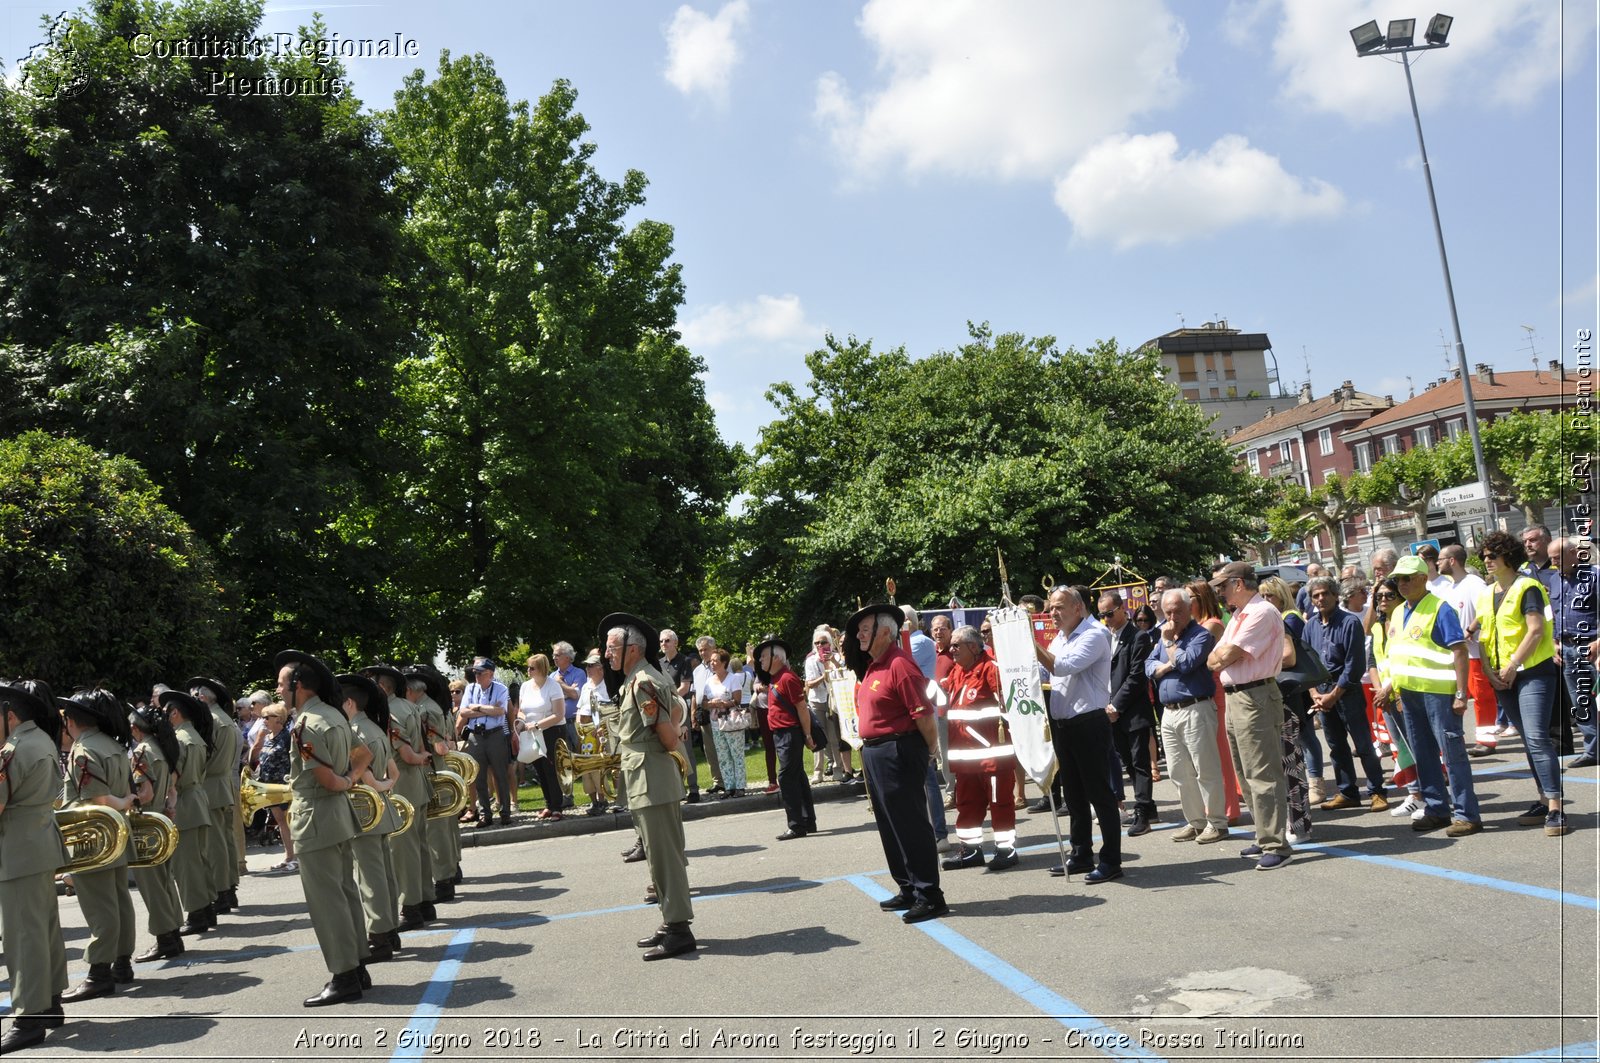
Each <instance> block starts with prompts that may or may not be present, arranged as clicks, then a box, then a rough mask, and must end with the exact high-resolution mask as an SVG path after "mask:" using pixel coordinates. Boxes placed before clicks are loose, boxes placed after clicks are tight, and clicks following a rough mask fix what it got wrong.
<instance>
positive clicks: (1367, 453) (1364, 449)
mask: <svg viewBox="0 0 1600 1063" xmlns="http://www.w3.org/2000/svg"><path fill="white" fill-rule="evenodd" d="M1371 468H1372V444H1371V443H1357V444H1356V469H1357V470H1359V471H1360V472H1368V471H1369V470H1371Z"/></svg>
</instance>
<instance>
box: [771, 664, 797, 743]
mask: <svg viewBox="0 0 1600 1063" xmlns="http://www.w3.org/2000/svg"><path fill="white" fill-rule="evenodd" d="M779 695H782V697H780V696H779ZM805 697H806V687H805V684H804V683H802V682H800V677H799V676H797V675H795V674H794V670H793V669H791V668H790V667H789V666H788V665H785V666H784V669H783V671H781V672H779V673H778V674H777V675H775V676H773V677H772V682H770V683H768V684H767V727H768V729H770V730H773V731H781V730H783V729H784V728H785V727H799V726H800V717H798V716H796V715H795V710H797V709H798V708H799V707H800V706H801V705H802V704H804V703H805Z"/></svg>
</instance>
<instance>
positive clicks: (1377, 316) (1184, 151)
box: [0, 0, 1600, 445]
mask: <svg viewBox="0 0 1600 1063" xmlns="http://www.w3.org/2000/svg"><path fill="white" fill-rule="evenodd" d="M62 6H63V5H62V4H61V3H57V4H54V5H51V4H41V3H37V2H33V0H26V2H21V0H0V57H3V58H4V59H5V60H6V63H7V70H8V72H9V71H10V70H11V69H12V68H13V67H14V65H15V62H16V60H17V59H18V58H21V57H23V56H25V55H26V54H27V51H28V47H29V46H30V45H31V44H32V43H33V42H34V41H36V40H37V39H38V37H39V32H38V28H37V27H38V20H39V16H40V15H41V14H43V13H47V12H48V13H54V12H56V11H59V10H60V9H61V7H62ZM313 10H320V11H322V12H323V14H324V16H325V19H326V22H327V24H328V26H329V28H330V29H331V30H332V31H333V32H335V33H337V34H338V35H340V36H342V37H345V38H370V37H383V36H393V35H394V34H395V33H400V34H401V35H403V36H405V37H408V38H413V39H415V40H416V41H417V42H418V44H419V46H420V50H421V58H420V59H419V60H410V61H408V60H395V59H371V60H355V61H352V62H350V64H349V66H350V71H351V77H352V80H353V82H354V91H355V92H356V94H357V95H358V96H360V97H361V99H362V100H364V101H365V102H366V104H367V105H368V106H369V107H382V106H386V105H387V104H388V103H389V102H390V100H391V98H392V96H393V93H394V91H395V89H396V88H398V86H399V84H400V80H401V78H402V77H403V76H404V75H405V74H406V73H408V72H409V71H410V70H411V69H413V68H414V67H416V66H418V65H421V66H424V67H426V68H427V69H429V70H430V71H431V70H432V69H433V68H434V67H435V66H436V64H437V57H438V54H439V52H440V50H441V49H449V50H450V51H451V52H452V53H456V54H459V53H463V52H473V51H478V52H483V53H485V54H486V55H488V56H490V57H491V58H492V59H493V60H494V61H495V64H496V66H497V68H498V70H499V72H500V74H501V76H502V77H503V78H504V80H505V82H506V84H507V87H508V88H509V90H510V91H511V93H512V94H513V96H515V97H527V98H533V97H536V96H538V95H539V94H540V93H542V92H543V91H545V90H546V89H547V88H548V87H549V85H550V83H551V81H552V80H554V79H555V78H558V77H564V78H567V79H569V80H571V81H572V82H573V83H574V84H575V85H576V87H577V89H578V92H579V108H580V110H581V111H582V112H583V113H584V115H585V116H586V117H587V118H588V120H589V122H590V124H591V125H592V126H593V132H592V139H593V140H594V141H595V142H596V143H597V144H598V146H599V150H598V152H597V154H596V156H595V161H596V164H597V165H598V167H599V168H600V169H601V171H602V172H603V173H604V174H605V175H606V176H608V177H612V178H617V177H620V175H621V174H622V172H623V171H624V170H625V169H627V168H629V167H632V168H637V169H640V170H642V171H644V173H645V174H646V175H647V176H648V177H649V179H650V182H651V184H650V189H649V192H648V196H649V202H648V204H647V207H646V209H645V210H644V211H643V214H644V215H645V216H649V217H653V218H657V219H660V220H662V221H665V222H668V223H670V224H671V225H673V226H674V228H675V230H676V233H677V243H676V246H677V260H678V261H680V262H681V263H682V264H683V267H684V278H685V283H686V287H687V300H686V304H685V306H684V308H683V311H682V314H681V316H680V327H681V328H682V331H683V333H684V337H685V340H686V342H688V344H689V345H690V346H691V347H692V348H693V349H694V350H695V351H696V353H698V354H699V355H700V356H701V357H702V358H704V360H705V362H706V364H707V367H708V370H707V374H706V386H707V392H708V394H709V396H710V398H711V401H712V403H713V406H714V407H715V408H716V410H717V416H718V423H719V425H720V427H721V429H722V432H723V435H724V437H725V438H727V439H729V440H731V441H739V442H743V443H745V444H747V445H748V444H751V443H753V442H754V441H755V439H756V438H757V435H758V432H759V426H760V425H761V424H762V423H764V422H765V421H766V420H768V419H769V418H770V416H771V412H772V407H771V406H770V405H769V404H768V403H767V402H766V401H765V400H764V398H763V392H764V391H765V389H766V388H767V387H768V386H769V385H771V384H772V383H773V382H774V381H777V380H786V379H787V380H794V381H796V382H797V383H803V382H804V380H805V379H806V378H807V373H806V370H805V366H804V362H803V356H804V354H805V352H806V351H808V350H811V349H813V348H814V347H816V346H819V345H820V343H821V340H822V336H823V334H824V331H825V330H831V331H833V332H834V333H836V334H839V335H847V334H853V335H856V336H858V337H860V338H863V339H866V338H870V339H872V340H873V341H874V343H875V345H877V346H878V347H880V348H887V347H893V346H897V345H901V344H903V345H905V346H906V347H907V348H908V350H909V351H910V352H911V353H912V354H913V355H921V354H926V353H929V352H932V351H936V350H941V349H949V348H952V347H955V346H957V345H959V344H960V343H961V342H962V341H963V340H964V339H965V336H966V322H967V321H968V320H969V319H970V320H973V321H989V322H991V323H992V324H993V326H994V327H995V328H996V329H997V330H1015V331H1021V332H1025V333H1028V334H1033V335H1039V334H1049V335H1053V336H1055V337H1057V339H1058V341H1059V342H1060V343H1061V344H1062V345H1063V346H1066V345H1077V346H1080V347H1081V346H1086V345H1088V344H1090V343H1092V342H1094V341H1096V340H1098V339H1104V338H1110V337H1114V338H1116V339H1117V340H1118V341H1119V342H1121V343H1123V344H1125V345H1133V344H1137V343H1139V342H1141V341H1143V340H1146V339H1149V338H1151V337H1153V336H1156V335H1159V334H1160V333H1163V332H1166V331H1168V330H1170V329H1172V328H1175V327H1177V326H1178V325H1179V324H1180V322H1187V323H1188V324H1190V325H1198V324H1200V323H1202V322H1205V321H1209V320H1213V319H1215V318H1217V317H1219V316H1220V317H1223V318H1226V319H1227V320H1228V322H1229V323H1230V324H1231V325H1233V326H1234V327H1237V328H1241V329H1243V330H1245V331H1252V332H1254V331H1265V332H1267V333H1269V334H1270V336H1271V338H1272V342H1273V347H1274V350H1275V353H1276V356H1277V361H1278V365H1279V368H1280V370H1281V373H1282V377H1283V380H1284V382H1285V384H1286V385H1288V386H1291V387H1292V386H1294V385H1296V384H1298V382H1300V381H1302V380H1305V379H1309V380H1310V381H1311V383H1312V385H1313V387H1314V389H1315V391H1316V393H1317V394H1318V395H1321V394H1325V393H1326V392H1327V391H1328V390H1329V389H1330V388H1332V387H1334V386H1336V385H1337V384H1339V382H1340V381H1342V380H1345V379H1351V380H1353V381H1354V382H1355V383H1356V386H1357V387H1358V388H1361V389H1362V390H1366V391H1371V392H1376V393H1379V394H1384V393H1392V394H1394V395H1396V397H1397V398H1404V396H1405V395H1406V393H1407V388H1408V383H1407V377H1408V376H1409V377H1410V378H1412V381H1413V382H1414V384H1415V386H1416V388H1417V389H1418V390H1420V389H1421V388H1422V386H1423V384H1424V383H1425V382H1426V381H1428V380H1431V379H1433V378H1435V377H1438V376H1442V375H1445V374H1446V373H1447V372H1448V370H1449V369H1450V368H1451V367H1453V364H1454V363H1453V361H1452V362H1450V363H1448V364H1447V362H1446V351H1445V349H1444V341H1445V339H1447V338H1448V336H1449V331H1450V325H1449V317H1448V311H1447V305H1446V302H1445V296H1444V287H1443V282H1442V279H1441V274H1440V269H1439V262H1438V256H1437V253H1436V250H1435V246H1434V240H1433V230H1432V223H1431V221H1430V219H1429V215H1428V206H1427V196H1426V191H1425V188H1424V184H1423V178H1422V170H1421V165H1420V158H1419V155H1418V151H1417V143H1416V136H1415V132H1414V130H1413V128H1412V124H1411V116H1410V112H1409V108H1408V105H1407V102H1406V91H1405V78H1404V74H1403V72H1402V71H1401V69H1400V67H1399V66H1398V65H1397V64H1395V63H1393V62H1391V61H1390V60H1387V59H1382V58H1363V59H1358V58H1357V57H1356V55H1355V52H1354V49H1353V47H1352V45H1351V42H1350V37H1349V34H1348V31H1349V30H1350V28H1352V27H1354V26H1356V25H1358V24H1360V23H1363V22H1365V21H1367V20H1368V19H1371V18H1376V19H1378V20H1379V21H1380V23H1386V22H1387V21H1388V20H1389V19H1390V18H1404V17H1413V16H1414V17H1416V18H1417V19H1418V30H1419V34H1420V31H1421V29H1422V27H1423V25H1425V23H1426V21H1427V19H1428V18H1429V17H1430V16H1431V15H1432V14H1433V13H1434V10H1435V9H1433V8H1427V9H1424V8H1415V9H1407V8H1405V7H1404V6H1403V5H1402V6H1399V7H1388V8H1385V7H1379V6H1373V5H1372V4H1371V3H1370V2H1369V0H1357V2H1351V0H1316V2H1311V0H1231V2H1226V3H1225V2H1222V0H1205V2H1201V0H1190V2H1167V3H1162V2H1159V0H1115V2H1099V0H1094V2H1091V0H1030V2H1021V0H1012V2H1006V0H989V2H984V3H975V2H974V3H967V2H959V3H958V2H954V0H850V2H845V0H806V2H805V3H800V2H798V0H728V2H722V0H711V2H699V0H697V2H695V3H689V4H682V3H651V2H643V0H640V2H629V3H621V2H617V0H608V2H600V0H595V2H588V3H561V4H557V3H550V2H543V0H521V2H511V0H507V2H491V0H485V2H466V0H463V2H457V3H452V4H439V3H433V2H421V0H415V2H391V3H383V2H375V3H365V4H298V3H280V4H272V5H270V6H269V8H268V12H269V13H268V17H267V21H266V23H265V29H267V30H268V31H277V30H289V29H292V28H293V27H295V26H296V25H298V24H300V23H302V22H305V21H308V20H309V18H310V13H311V12H312V11H313ZM1446 13H1448V14H1451V15H1454V16H1455V18H1456V22H1455V25H1454V27H1453V30H1452V32H1451V36H1450V47H1449V48H1447V49H1443V50H1441V51H1438V52H1434V53H1430V54H1427V55H1424V56H1422V57H1421V59H1420V60H1419V61H1418V62H1417V63H1416V65H1415V67H1414V74H1415V78H1416V85H1417V95H1418V101H1419V105H1420V107H1421V110H1422V119H1423V127H1424V132H1425V134H1426V136H1427V138H1428V153H1429V159H1430V162H1431V164H1432V169H1433V175H1434V181H1435V185H1436V187H1437V192H1438V197H1439V206H1440V211H1441V214H1442V218H1443V223H1444V232H1445V239H1446V242H1447V245H1448V248H1449V252H1450V257H1451V268H1452V271H1453V273H1454V279H1455V288H1456V296H1457V300H1458V303H1459V306H1460V310H1461V324H1462V331H1463V336H1464V339H1465V344H1466V351H1467V356H1468V361H1469V362H1474V363H1475V362H1489V363H1492V364H1494V365H1495V366H1496V367H1497V368H1500V369H1502V370H1510V369H1527V368H1530V367H1531V366H1530V358H1531V357H1533V355H1532V353H1530V348H1529V344H1530V341H1531V343H1532V349H1533V351H1535V352H1537V357H1538V358H1539V360H1540V362H1541V363H1543V362H1544V361H1546V360H1548V359H1551V358H1558V357H1562V356H1563V353H1565V355H1566V357H1567V359H1568V362H1569V364H1571V363H1572V358H1573V356H1572V353H1571V351H1570V349H1569V348H1570V344H1571V343H1572V339H1573V333H1574V332H1575V330H1576V329H1578V328H1581V327H1587V328H1594V327H1595V324H1596V302H1597V296H1596V273H1597V265H1596V264H1597V254H1600V239H1597V237H1600V234H1597V227H1596V209H1595V208H1596V189H1597V185H1596V107H1595V101H1596V96H1597V71H1596V33H1595V17H1596V16H1595V8H1594V5H1593V4H1592V3H1584V2H1577V0H1572V2H1566V3H1563V2H1562V0H1471V2H1454V0H1453V2H1452V3H1451V4H1450V5H1449V7H1448V8H1447V10H1446ZM1524 326H1529V327H1531V331H1530V329H1529V328H1525V327H1524Z"/></svg>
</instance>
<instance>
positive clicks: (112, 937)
mask: <svg viewBox="0 0 1600 1063" xmlns="http://www.w3.org/2000/svg"><path fill="white" fill-rule="evenodd" d="M56 705H57V706H58V707H59V708H60V709H61V714H62V718H63V719H64V720H65V721H66V726H67V733H68V734H69V735H71V736H72V751H71V752H70V753H69V754H68V755H67V776H66V778H65V779H63V780H62V783H61V804H62V807H63V808H74V807H81V806H84V805H103V806H105V807H106V808H110V809H113V810H115V811H117V812H122V813H126V812H127V811H128V810H129V809H131V808H132V807H133V804H134V801H133V797H132V796H131V791H132V788H133V787H132V782H131V779H130V764H129V761H128V748H127V745H126V739H127V729H128V725H127V721H126V719H125V718H124V716H123V710H122V704H121V703H120V702H119V701H117V699H116V698H115V697H113V696H112V694H111V692H110V691H107V690H81V691H79V692H77V693H76V694H73V695H72V697H70V698H57V699H56ZM72 883H73V889H74V891H75V892H76V893H77V895H78V907H79V908H81V909H82V910H83V921H84V922H85V923H87V924H88V925H89V943H88V944H87V945H85V946H84V949H83V958H84V960H85V961H87V962H88V964H89V976H88V977H87V978H85V979H84V980H83V981H82V982H80V983H78V984H77V985H76V986H74V987H73V988H71V989H69V990H67V992H65V993H63V994H62V995H61V1000H62V1002H63V1003H66V1004H70V1003H72V1002H74V1001H78V1000H94V999H95V998H96V997H103V996H109V995H110V994H112V993H115V992H116V991H117V984H118V983H119V982H120V983H122V984H124V985H126V984H127V983H129V982H132V981H133V937H134V923H133V897H132V896H130V895H129V893H128V852H127V850H126V849H124V850H123V852H122V853H121V854H120V855H119V856H118V857H117V858H116V859H115V860H113V861H112V862H111V863H110V864H108V865H107V866H105V867H102V868H97V869H95V870H93V871H79V872H76V873H75V874H74V875H73V876H72Z"/></svg>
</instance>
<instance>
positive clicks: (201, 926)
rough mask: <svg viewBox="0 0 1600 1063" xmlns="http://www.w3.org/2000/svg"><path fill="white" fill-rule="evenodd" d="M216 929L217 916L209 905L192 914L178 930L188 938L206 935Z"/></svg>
mask: <svg viewBox="0 0 1600 1063" xmlns="http://www.w3.org/2000/svg"><path fill="white" fill-rule="evenodd" d="M216 928H217V914H216V912H214V911H212V910H211V905H209V904H208V905H206V906H205V907H204V908H199V909H196V910H195V911H192V912H190V913H189V916H188V918H187V919H185V920H184V921H183V925H182V926H180V927H179V928H178V933H179V934H182V935H183V936H184V937H188V936H190V935H191V934H204V933H205V932H206V931H208V930H215V929H216Z"/></svg>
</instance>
